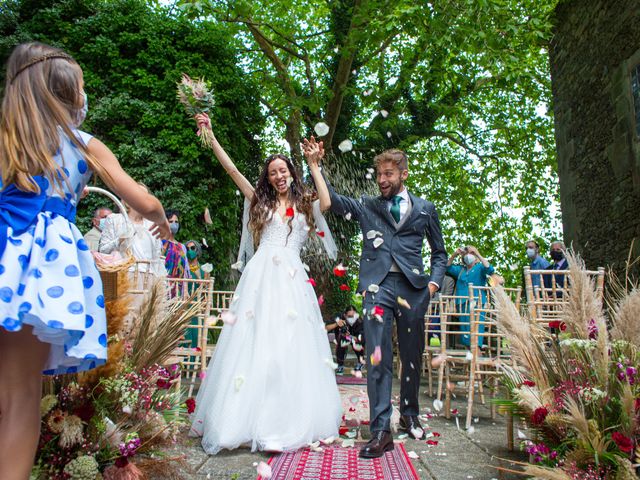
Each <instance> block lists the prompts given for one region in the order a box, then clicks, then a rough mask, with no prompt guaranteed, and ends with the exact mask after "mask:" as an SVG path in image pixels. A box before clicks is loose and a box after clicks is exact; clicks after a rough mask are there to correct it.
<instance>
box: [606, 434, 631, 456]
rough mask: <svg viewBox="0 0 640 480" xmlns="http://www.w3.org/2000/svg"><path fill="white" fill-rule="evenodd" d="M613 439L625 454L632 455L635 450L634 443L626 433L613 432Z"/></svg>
mask: <svg viewBox="0 0 640 480" xmlns="http://www.w3.org/2000/svg"><path fill="white" fill-rule="evenodd" d="M611 439H612V440H613V441H614V442H615V444H616V445H617V446H618V448H619V449H620V450H621V451H623V452H625V453H631V451H632V450H633V441H632V440H631V439H630V438H629V437H627V436H626V435H625V434H624V433H620V432H613V433H612V434H611Z"/></svg>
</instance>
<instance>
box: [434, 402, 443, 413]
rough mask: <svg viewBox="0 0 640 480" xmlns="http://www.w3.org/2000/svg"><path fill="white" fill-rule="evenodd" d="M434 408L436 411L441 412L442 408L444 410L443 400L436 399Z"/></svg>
mask: <svg viewBox="0 0 640 480" xmlns="http://www.w3.org/2000/svg"><path fill="white" fill-rule="evenodd" d="M433 409H434V410H435V411H436V412H439V411H440V410H442V400H438V399H435V400H434V401H433Z"/></svg>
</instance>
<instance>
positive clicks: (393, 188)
mask: <svg viewBox="0 0 640 480" xmlns="http://www.w3.org/2000/svg"><path fill="white" fill-rule="evenodd" d="M378 189H380V185H378ZM400 190H402V182H398V183H394V184H391V185H390V188H389V190H388V191H387V193H386V195H385V194H384V193H382V189H380V195H381V196H382V198H384V199H385V200H391V199H392V198H393V197H395V196H396V195H397V194H398V193H400Z"/></svg>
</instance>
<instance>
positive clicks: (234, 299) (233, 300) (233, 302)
mask: <svg viewBox="0 0 640 480" xmlns="http://www.w3.org/2000/svg"><path fill="white" fill-rule="evenodd" d="M238 300H240V295H236V294H235V293H234V294H233V298H232V299H231V305H233V304H235V303H237V302H238Z"/></svg>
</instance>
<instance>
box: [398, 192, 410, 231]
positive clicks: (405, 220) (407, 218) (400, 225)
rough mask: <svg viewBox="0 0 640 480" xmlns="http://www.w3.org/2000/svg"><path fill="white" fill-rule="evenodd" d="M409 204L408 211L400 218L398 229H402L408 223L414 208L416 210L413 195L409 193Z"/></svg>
mask: <svg viewBox="0 0 640 480" xmlns="http://www.w3.org/2000/svg"><path fill="white" fill-rule="evenodd" d="M408 204H409V205H408V206H407V211H406V212H405V214H404V216H403V217H402V218H401V219H400V223H398V230H400V229H401V228H402V226H403V225H404V224H406V223H407V221H408V220H409V217H411V214H412V213H413V210H414V208H413V198H411V195H409V202H408ZM409 225H410V224H409Z"/></svg>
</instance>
